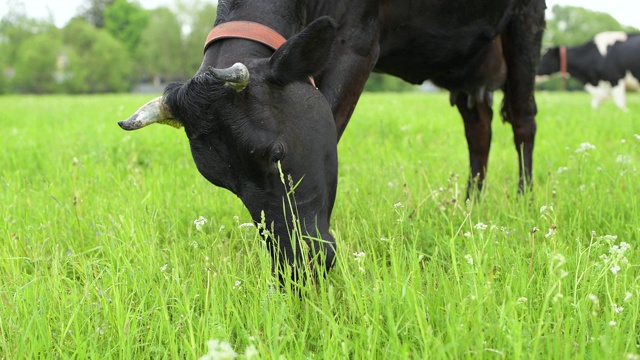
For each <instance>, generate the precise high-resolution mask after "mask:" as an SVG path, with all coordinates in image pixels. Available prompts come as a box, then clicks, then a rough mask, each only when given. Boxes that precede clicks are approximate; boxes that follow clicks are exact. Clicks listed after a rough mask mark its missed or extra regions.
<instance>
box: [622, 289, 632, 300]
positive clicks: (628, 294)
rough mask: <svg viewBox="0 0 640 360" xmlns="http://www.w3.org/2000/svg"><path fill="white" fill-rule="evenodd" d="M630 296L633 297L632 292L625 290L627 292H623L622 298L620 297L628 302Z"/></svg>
mask: <svg viewBox="0 0 640 360" xmlns="http://www.w3.org/2000/svg"><path fill="white" fill-rule="evenodd" d="M631 297H633V294H632V293H630V292H628V291H627V292H626V293H625V294H624V299H622V301H624V302H629V300H631Z"/></svg>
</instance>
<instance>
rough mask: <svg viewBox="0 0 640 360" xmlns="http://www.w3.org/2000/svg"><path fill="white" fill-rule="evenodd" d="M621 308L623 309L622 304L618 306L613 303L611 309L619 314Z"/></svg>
mask: <svg viewBox="0 0 640 360" xmlns="http://www.w3.org/2000/svg"><path fill="white" fill-rule="evenodd" d="M622 310H624V307H623V306H618V304H613V311H615V312H616V314H619V313H621V312H622Z"/></svg>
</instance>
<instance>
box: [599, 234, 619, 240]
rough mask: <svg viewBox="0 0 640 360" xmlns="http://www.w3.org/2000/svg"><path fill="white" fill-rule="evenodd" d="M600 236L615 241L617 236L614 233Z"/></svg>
mask: <svg viewBox="0 0 640 360" xmlns="http://www.w3.org/2000/svg"><path fill="white" fill-rule="evenodd" d="M602 238H603V239H605V240H607V241H615V240H617V239H618V236H616V235H605V236H603V237H602Z"/></svg>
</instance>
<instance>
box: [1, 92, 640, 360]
mask: <svg viewBox="0 0 640 360" xmlns="http://www.w3.org/2000/svg"><path fill="white" fill-rule="evenodd" d="M148 99H149V97H148V96H139V95H135V96H134V95H117V96H116V95H114V96H83V97H66V96H45V97H35V96H28V97H27V96H25V97H13V96H4V97H0V134H2V142H3V146H2V155H0V217H1V218H2V219H3V222H2V225H0V239H2V243H1V245H0V358H3V359H27V358H29V359H31V358H64V359H66V358H74V359H85V358H102V359H110V358H119V359H161V358H169V359H181V358H184V359H197V358H199V357H201V356H203V355H205V354H209V356H210V358H231V357H232V356H235V355H234V354H237V356H238V358H240V359H243V358H252V359H280V358H282V359H305V358H310V359H336V358H340V359H363V358H366V359H403V358H412V359H460V358H473V359H502V358H504V359H520V358H523V359H569V358H571V359H577V358H589V359H600V358H609V359H640V348H639V346H640V269H639V264H640V249H639V247H640V246H639V245H640V244H639V243H640V206H639V201H640V173H639V171H638V168H639V167H640V96H638V95H637V94H634V95H631V96H630V97H629V99H628V101H629V108H630V112H628V113H622V112H620V111H619V110H617V109H616V108H615V107H614V106H613V105H612V104H611V103H608V104H606V105H605V106H603V108H601V109H599V110H597V111H593V110H592V109H591V108H590V106H589V98H588V96H587V95H586V94H582V93H576V94H545V93H542V94H539V95H538V105H539V116H538V136H537V141H536V152H535V158H534V181H535V182H534V186H533V188H534V191H533V196H532V197H531V198H524V199H523V198H518V197H517V196H515V195H516V184H517V157H516V153H515V149H514V146H513V142H512V134H511V128H510V126H508V125H506V124H502V123H501V120H500V119H499V118H497V117H496V118H495V120H494V126H493V128H494V137H493V139H494V141H493V146H492V153H491V159H490V165H489V175H488V178H487V184H486V192H485V194H484V196H483V199H482V201H481V202H479V203H473V202H465V200H464V196H465V186H466V177H467V174H468V173H467V150H466V143H465V140H464V132H463V126H462V121H461V120H460V119H459V116H458V115H457V112H456V111H454V109H452V108H450V107H449V106H448V99H447V95H446V94H435V95H434V94H403V95H391V94H382V95H377V94H376V95H372V94H366V95H365V96H364V97H363V98H362V99H361V101H360V104H359V107H358V109H357V110H356V113H355V115H354V117H353V118H352V120H351V124H350V125H349V129H348V130H347V132H346V134H345V136H344V137H343V139H342V141H341V143H340V145H339V156H340V177H339V188H338V197H337V202H336V206H335V209H334V214H333V218H332V231H333V232H334V234H335V236H336V239H337V241H338V244H339V249H338V255H337V256H338V263H337V266H336V268H335V269H334V270H333V271H332V272H331V274H330V275H329V277H328V278H327V279H324V280H323V281H320V282H319V283H318V284H316V285H315V286H312V285H309V287H308V288H307V289H305V290H304V292H303V294H302V296H296V295H292V294H290V293H287V292H284V293H281V292H278V291H274V285H275V284H274V279H273V278H272V276H271V275H270V259H269V256H268V254H267V252H266V251H265V249H264V246H263V243H262V241H261V240H260V238H259V236H257V234H256V233H257V232H256V230H255V228H254V227H253V226H251V225H250V222H251V219H250V217H249V215H248V212H247V211H246V210H245V209H244V207H243V205H242V203H241V202H240V201H239V200H238V199H237V198H236V197H235V196H234V195H233V194H231V193H229V192H226V191H225V190H222V189H218V188H215V187H214V186H212V185H210V184H209V183H207V182H206V180H204V179H203V178H202V177H201V176H200V175H199V174H198V173H197V170H196V169H195V166H194V165H193V162H192V159H191V155H190V153H189V149H188V143H187V139H186V137H185V135H184V134H183V132H182V131H181V130H180V131H176V130H175V129H173V128H170V127H167V126H151V127H149V128H145V129H143V130H140V131H137V132H133V133H128V132H124V131H122V130H120V129H119V127H118V126H117V124H116V121H117V120H120V119H123V118H126V117H127V116H128V115H129V114H130V113H132V112H133V111H135V110H136V109H137V108H138V107H139V106H140V105H141V104H143V103H144V102H146V101H147V100H148ZM201 216H202V217H204V218H205V219H206V220H207V221H206V222H204V223H203V224H202V226H196V224H194V221H195V220H196V219H199V218H200V217H201ZM198 228H200V229H198ZM225 356H226V357H225Z"/></svg>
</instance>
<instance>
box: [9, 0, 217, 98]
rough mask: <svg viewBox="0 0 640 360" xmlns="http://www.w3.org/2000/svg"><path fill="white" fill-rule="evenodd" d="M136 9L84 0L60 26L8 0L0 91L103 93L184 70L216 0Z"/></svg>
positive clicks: (194, 57) (194, 62) (120, 2)
mask: <svg viewBox="0 0 640 360" xmlns="http://www.w3.org/2000/svg"><path fill="white" fill-rule="evenodd" d="M176 8H177V9H178V10H171V9H169V8H167V7H159V8H156V9H153V10H147V9H143V8H142V7H141V6H140V5H139V4H138V3H137V2H136V1H131V0H86V1H85V3H84V4H83V7H81V9H80V10H79V12H78V14H77V16H75V17H74V18H72V19H71V20H70V21H69V22H67V24H65V25H64V26H63V27H62V28H58V27H56V26H55V25H54V23H53V20H40V19H33V18H29V17H27V16H26V14H25V12H24V6H23V3H21V2H20V1H12V2H9V11H8V13H7V14H6V15H5V16H4V17H3V18H2V19H1V20H0V70H2V72H1V73H0V93H34V94H43V93H70V94H79V93H107V92H126V91H130V90H131V89H132V88H133V87H134V86H135V85H136V84H139V83H143V82H147V83H155V84H157V85H159V84H161V83H165V82H168V81H172V80H184V79H188V78H190V77H191V76H192V75H193V73H194V72H195V71H196V70H197V69H198V67H199V66H200V62H201V60H202V46H203V43H204V39H205V38H206V36H207V33H208V32H209V30H210V29H211V27H212V26H213V23H214V20H215V15H216V7H215V5H213V4H210V3H198V2H196V3H195V4H194V3H193V2H190V3H189V6H186V5H185V4H184V3H181V2H180V0H176Z"/></svg>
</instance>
